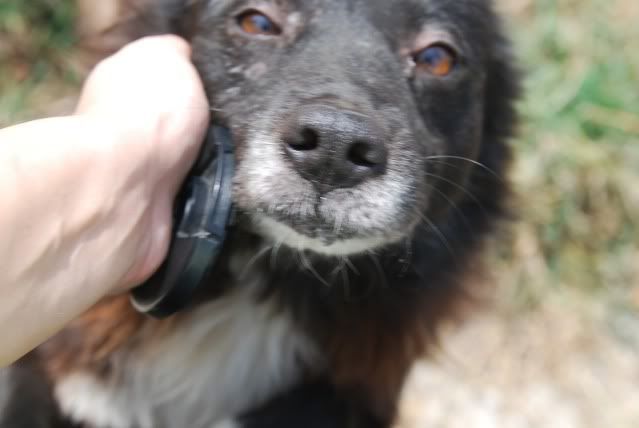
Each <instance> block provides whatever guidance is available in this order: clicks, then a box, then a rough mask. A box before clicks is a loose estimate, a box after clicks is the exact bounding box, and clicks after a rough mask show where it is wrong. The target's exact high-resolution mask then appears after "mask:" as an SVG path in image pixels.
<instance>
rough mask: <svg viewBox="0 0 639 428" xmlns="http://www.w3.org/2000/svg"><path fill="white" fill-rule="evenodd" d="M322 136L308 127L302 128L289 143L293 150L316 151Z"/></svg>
mask: <svg viewBox="0 0 639 428" xmlns="http://www.w3.org/2000/svg"><path fill="white" fill-rule="evenodd" d="M319 140H320V136H319V134H318V133H317V131H316V130H314V129H312V128H308V127H304V128H302V130H301V131H299V133H298V135H296V136H295V137H294V138H291V139H289V141H288V142H287V143H288V145H289V147H290V148H292V149H293V150H298V151H307V150H315V149H316V148H317V147H318V146H319Z"/></svg>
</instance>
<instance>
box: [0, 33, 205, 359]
mask: <svg viewBox="0 0 639 428" xmlns="http://www.w3.org/2000/svg"><path fill="white" fill-rule="evenodd" d="M208 122H209V108H208V103H207V100H206V96H205V93H204V89H203V87H202V83H201V81H200V80H199V78H198V75H197V72H196V71H195V69H194V67H193V65H192V64H191V62H190V47H189V46H188V44H187V43H186V42H184V41H183V40H181V39H179V38H177V37H174V36H159V37H151V38H147V39H143V40H141V41H138V42H134V43H133V44H131V45H128V46H127V47H125V48H124V49H123V50H121V51H120V52H118V53H117V54H115V55H114V56H112V57H110V58H108V59H107V60H105V61H103V62H102V63H100V64H99V65H98V66H97V67H96V69H95V70H94V71H93V72H92V74H91V75H90V76H89V78H88V80H87V82H86V84H85V86H84V89H83V91H82V95H81V98H80V101H79V104H78V106H77V110H76V112H75V114H73V115H71V116H67V117H58V118H50V119H44V120H39V121H34V122H28V123H25V124H21V125H17V126H13V127H10V128H5V129H3V130H0V195H2V204H1V209H0V237H1V238H0V296H1V298H0V367H2V366H5V365H8V364H11V363H12V362H14V361H16V360H17V359H18V358H20V357H21V356H22V355H24V354H25V353H27V352H29V351H30V350H31V349H33V348H34V347H35V346H37V345H38V344H40V343H41V342H43V341H44V340H46V339H47V338H49V337H50V336H51V335H53V334H55V333H56V332H57V331H59V330H60V329H61V328H63V327H64V325H65V324H67V323H68V322H69V321H71V320H72V319H73V318H75V317H77V316H78V315H80V314H81V313H82V312H84V311H85V310H87V309H88V308H90V307H91V306H92V305H93V304H95V303H96V302H97V301H99V300H100V299H101V298H103V297H104V296H106V295H109V294H114V293H121V292H126V291H128V290H129V289H130V288H132V287H133V286H135V285H136V284H139V283H141V282H143V281H144V280H145V279H146V278H148V277H149V276H150V275H151V274H152V273H153V272H154V271H155V270H156V269H157V268H158V267H159V265H160V264H161V262H162V260H163V259H164V257H165V255H166V251H167V248H168V244H169V240H170V232H171V213H172V203H173V199H174V197H175V195H176V193H177V191H178V189H179V187H180V184H181V183H182V181H183V179H184V176H185V175H186V173H187V172H188V170H189V168H190V166H191V164H192V163H193V161H194V160H195V157H196V156H197V153H198V150H199V146H200V143H201V141H202V140H203V137H204V134H205V132H206V128H207V124H208Z"/></svg>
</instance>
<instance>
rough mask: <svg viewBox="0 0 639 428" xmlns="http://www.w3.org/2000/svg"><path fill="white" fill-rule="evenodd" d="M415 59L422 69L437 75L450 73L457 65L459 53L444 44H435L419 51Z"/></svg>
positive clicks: (441, 75)
mask: <svg viewBox="0 0 639 428" xmlns="http://www.w3.org/2000/svg"><path fill="white" fill-rule="evenodd" d="M414 60H415V63H416V64H417V66H418V67H419V68H420V69H422V70H425V71H427V72H429V73H430V74H432V75H434V76H437V77H444V76H447V75H449V74H450V73H451V72H452V71H453V69H454V68H455V65H457V55H456V54H455V52H454V51H453V49H451V48H449V47H448V46H446V45H443V44H434V45H431V46H429V47H427V48H426V49H424V50H422V51H419V52H418V53H417V54H416V55H415V57H414Z"/></svg>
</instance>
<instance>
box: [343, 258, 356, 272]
mask: <svg viewBox="0 0 639 428" xmlns="http://www.w3.org/2000/svg"><path fill="white" fill-rule="evenodd" d="M344 264H345V265H346V266H348V267H349V268H350V269H351V270H352V271H353V273H354V274H355V275H357V276H360V273H359V270H357V268H356V267H355V265H354V264H353V262H352V261H351V259H349V258H348V256H344Z"/></svg>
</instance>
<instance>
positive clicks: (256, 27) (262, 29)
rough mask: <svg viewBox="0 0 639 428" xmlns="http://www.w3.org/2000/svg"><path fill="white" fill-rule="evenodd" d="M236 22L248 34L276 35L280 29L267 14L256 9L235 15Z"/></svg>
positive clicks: (280, 31) (279, 32)
mask: <svg viewBox="0 0 639 428" xmlns="http://www.w3.org/2000/svg"><path fill="white" fill-rule="evenodd" d="M237 23H238V25H239V26H240V27H241V28H242V30H243V31H244V32H246V33H248V34H254V35H262V36H277V35H280V34H282V29H281V28H280V27H279V26H278V25H277V24H276V23H275V22H273V21H272V20H271V18H269V17H268V16H266V15H264V14H263V13H260V12H258V11H256V10H249V11H248V12H244V13H243V14H241V15H240V16H238V17H237Z"/></svg>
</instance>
